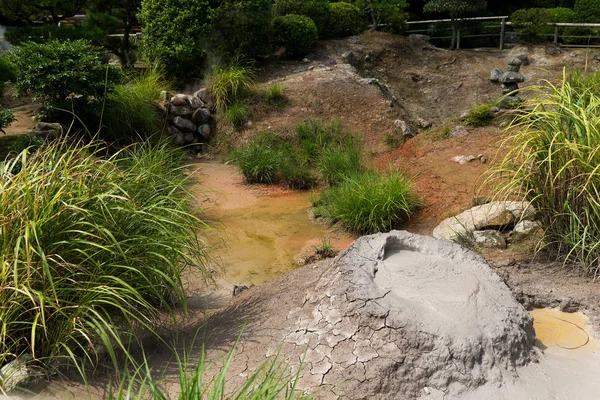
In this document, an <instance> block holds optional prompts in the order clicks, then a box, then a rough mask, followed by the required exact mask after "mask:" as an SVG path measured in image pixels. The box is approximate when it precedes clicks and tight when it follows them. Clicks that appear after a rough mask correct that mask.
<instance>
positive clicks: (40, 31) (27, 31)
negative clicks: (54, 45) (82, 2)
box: [4, 24, 104, 46]
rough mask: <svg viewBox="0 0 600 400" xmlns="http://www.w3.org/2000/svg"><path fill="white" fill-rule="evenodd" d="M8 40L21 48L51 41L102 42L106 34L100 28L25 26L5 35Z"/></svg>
mask: <svg viewBox="0 0 600 400" xmlns="http://www.w3.org/2000/svg"><path fill="white" fill-rule="evenodd" d="M4 37H5V38H6V40H7V41H8V42H9V43H10V44H12V45H13V46H21V45H22V44H24V43H27V42H35V43H46V42H48V41H49V40H53V39H55V40H59V41H61V42H62V41H65V40H79V39H84V40H89V41H91V42H100V41H101V40H102V38H103V37H104V32H103V31H102V30H101V29H98V28H88V27H82V26H70V25H66V26H58V25H54V24H49V25H25V26H22V27H19V28H16V29H13V30H12V31H7V32H6V33H5V34H4Z"/></svg>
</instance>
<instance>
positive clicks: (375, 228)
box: [313, 171, 419, 234]
mask: <svg viewBox="0 0 600 400" xmlns="http://www.w3.org/2000/svg"><path fill="white" fill-rule="evenodd" d="M418 204H419V201H418V199H417V196H416V194H415V193H414V191H413V189H412V184H411V182H410V181H409V180H408V179H406V178H404V177H402V176H401V175H400V174H398V173H396V172H390V173H389V174H387V175H384V174H381V173H379V172H375V171H366V172H363V173H359V174H354V175H350V176H346V177H345V178H344V180H343V181H342V182H341V183H340V184H339V185H338V186H334V187H331V188H328V189H326V190H324V191H323V192H322V193H321V195H320V197H319V198H318V200H317V201H316V204H314V205H315V208H314V210H313V212H314V215H315V216H316V217H321V218H325V219H327V220H329V221H331V222H334V223H340V224H341V225H342V226H343V227H344V228H345V229H348V230H350V231H352V232H356V233H359V234H369V233H375V232H381V231H387V230H389V229H391V228H392V227H393V226H394V225H395V224H397V223H399V222H402V221H404V220H406V219H407V218H408V217H409V216H410V215H411V214H412V213H413V212H414V211H415V210H416V208H417V206H418Z"/></svg>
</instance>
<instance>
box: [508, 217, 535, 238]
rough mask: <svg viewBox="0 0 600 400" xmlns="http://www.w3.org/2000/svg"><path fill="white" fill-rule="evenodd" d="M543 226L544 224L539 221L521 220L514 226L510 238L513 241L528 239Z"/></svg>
mask: <svg viewBox="0 0 600 400" xmlns="http://www.w3.org/2000/svg"><path fill="white" fill-rule="evenodd" d="M541 228H542V224H540V223H539V222H538V221H528V220H524V221H520V222H519V223H518V224H516V225H515V227H514V228H513V230H512V232H511V235H510V239H511V241H512V242H517V241H519V240H523V239H526V238H528V237H529V236H531V235H532V234H533V233H535V232H537V231H538V230H539V229H541Z"/></svg>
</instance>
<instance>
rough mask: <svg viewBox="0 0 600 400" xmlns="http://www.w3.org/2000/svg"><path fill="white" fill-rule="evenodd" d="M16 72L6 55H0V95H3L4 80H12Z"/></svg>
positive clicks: (14, 78)
mask: <svg viewBox="0 0 600 400" xmlns="http://www.w3.org/2000/svg"><path fill="white" fill-rule="evenodd" d="M16 79H17V74H16V71H15V68H14V66H13V65H12V64H11V62H10V60H9V59H8V58H7V57H0V97H2V96H4V87H5V85H6V82H8V81H11V82H14V81H15V80H16Z"/></svg>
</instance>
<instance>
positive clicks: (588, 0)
mask: <svg viewBox="0 0 600 400" xmlns="http://www.w3.org/2000/svg"><path fill="white" fill-rule="evenodd" d="M573 11H574V12H575V15H576V17H577V22H591V23H593V22H598V21H600V0H576V1H575V5H574V6H573Z"/></svg>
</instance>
